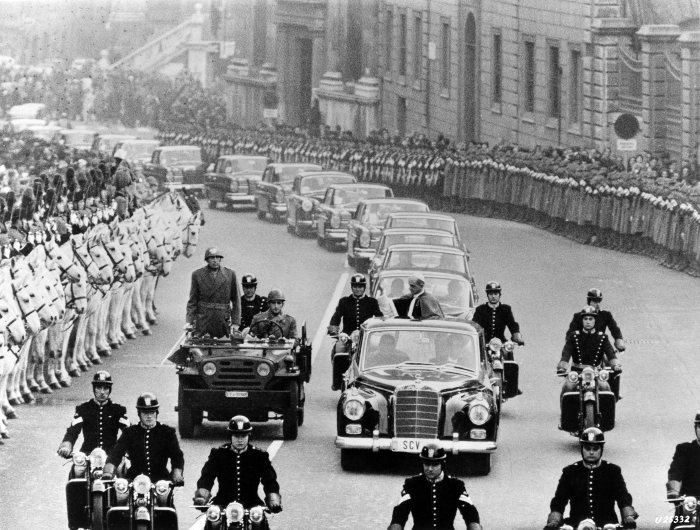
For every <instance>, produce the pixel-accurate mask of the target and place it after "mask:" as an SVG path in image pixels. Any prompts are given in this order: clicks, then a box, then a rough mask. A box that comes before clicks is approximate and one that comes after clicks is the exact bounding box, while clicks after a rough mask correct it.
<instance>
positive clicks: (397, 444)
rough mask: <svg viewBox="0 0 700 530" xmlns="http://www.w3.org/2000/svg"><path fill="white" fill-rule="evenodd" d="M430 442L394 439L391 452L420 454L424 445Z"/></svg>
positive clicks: (413, 439)
mask: <svg viewBox="0 0 700 530" xmlns="http://www.w3.org/2000/svg"><path fill="white" fill-rule="evenodd" d="M427 441H430V440H417V439H415V438H394V440H392V444H391V450H392V451H398V452H400V453H420V450H421V447H422V446H423V444H424V443H426V442H427Z"/></svg>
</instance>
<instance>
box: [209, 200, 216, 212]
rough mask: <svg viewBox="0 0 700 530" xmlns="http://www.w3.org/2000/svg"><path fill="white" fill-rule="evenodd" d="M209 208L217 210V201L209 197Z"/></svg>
mask: <svg viewBox="0 0 700 530" xmlns="http://www.w3.org/2000/svg"><path fill="white" fill-rule="evenodd" d="M209 209H210V210H216V201H215V200H212V199H209Z"/></svg>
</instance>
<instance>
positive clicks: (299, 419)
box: [297, 407, 304, 427]
mask: <svg viewBox="0 0 700 530" xmlns="http://www.w3.org/2000/svg"><path fill="white" fill-rule="evenodd" d="M297 425H298V426H299V427H301V426H302V425H304V409H303V408H301V407H299V410H297Z"/></svg>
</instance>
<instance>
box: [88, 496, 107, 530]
mask: <svg viewBox="0 0 700 530" xmlns="http://www.w3.org/2000/svg"><path fill="white" fill-rule="evenodd" d="M90 502H91V503H92V514H91V519H92V520H91V521H90V522H91V526H90V528H91V530H103V528H104V516H105V513H104V497H103V496H102V494H101V493H98V494H96V495H93V496H92V498H91V499H90Z"/></svg>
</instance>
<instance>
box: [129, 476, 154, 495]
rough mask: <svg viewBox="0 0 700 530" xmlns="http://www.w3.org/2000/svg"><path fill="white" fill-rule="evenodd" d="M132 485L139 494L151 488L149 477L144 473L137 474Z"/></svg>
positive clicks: (143, 493)
mask: <svg viewBox="0 0 700 530" xmlns="http://www.w3.org/2000/svg"><path fill="white" fill-rule="evenodd" d="M133 485H134V491H135V492H136V493H138V494H139V495H146V493H148V491H149V490H150V489H151V479H150V478H148V477H147V476H146V475H139V476H137V477H136V478H135V479H134V482H133Z"/></svg>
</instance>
